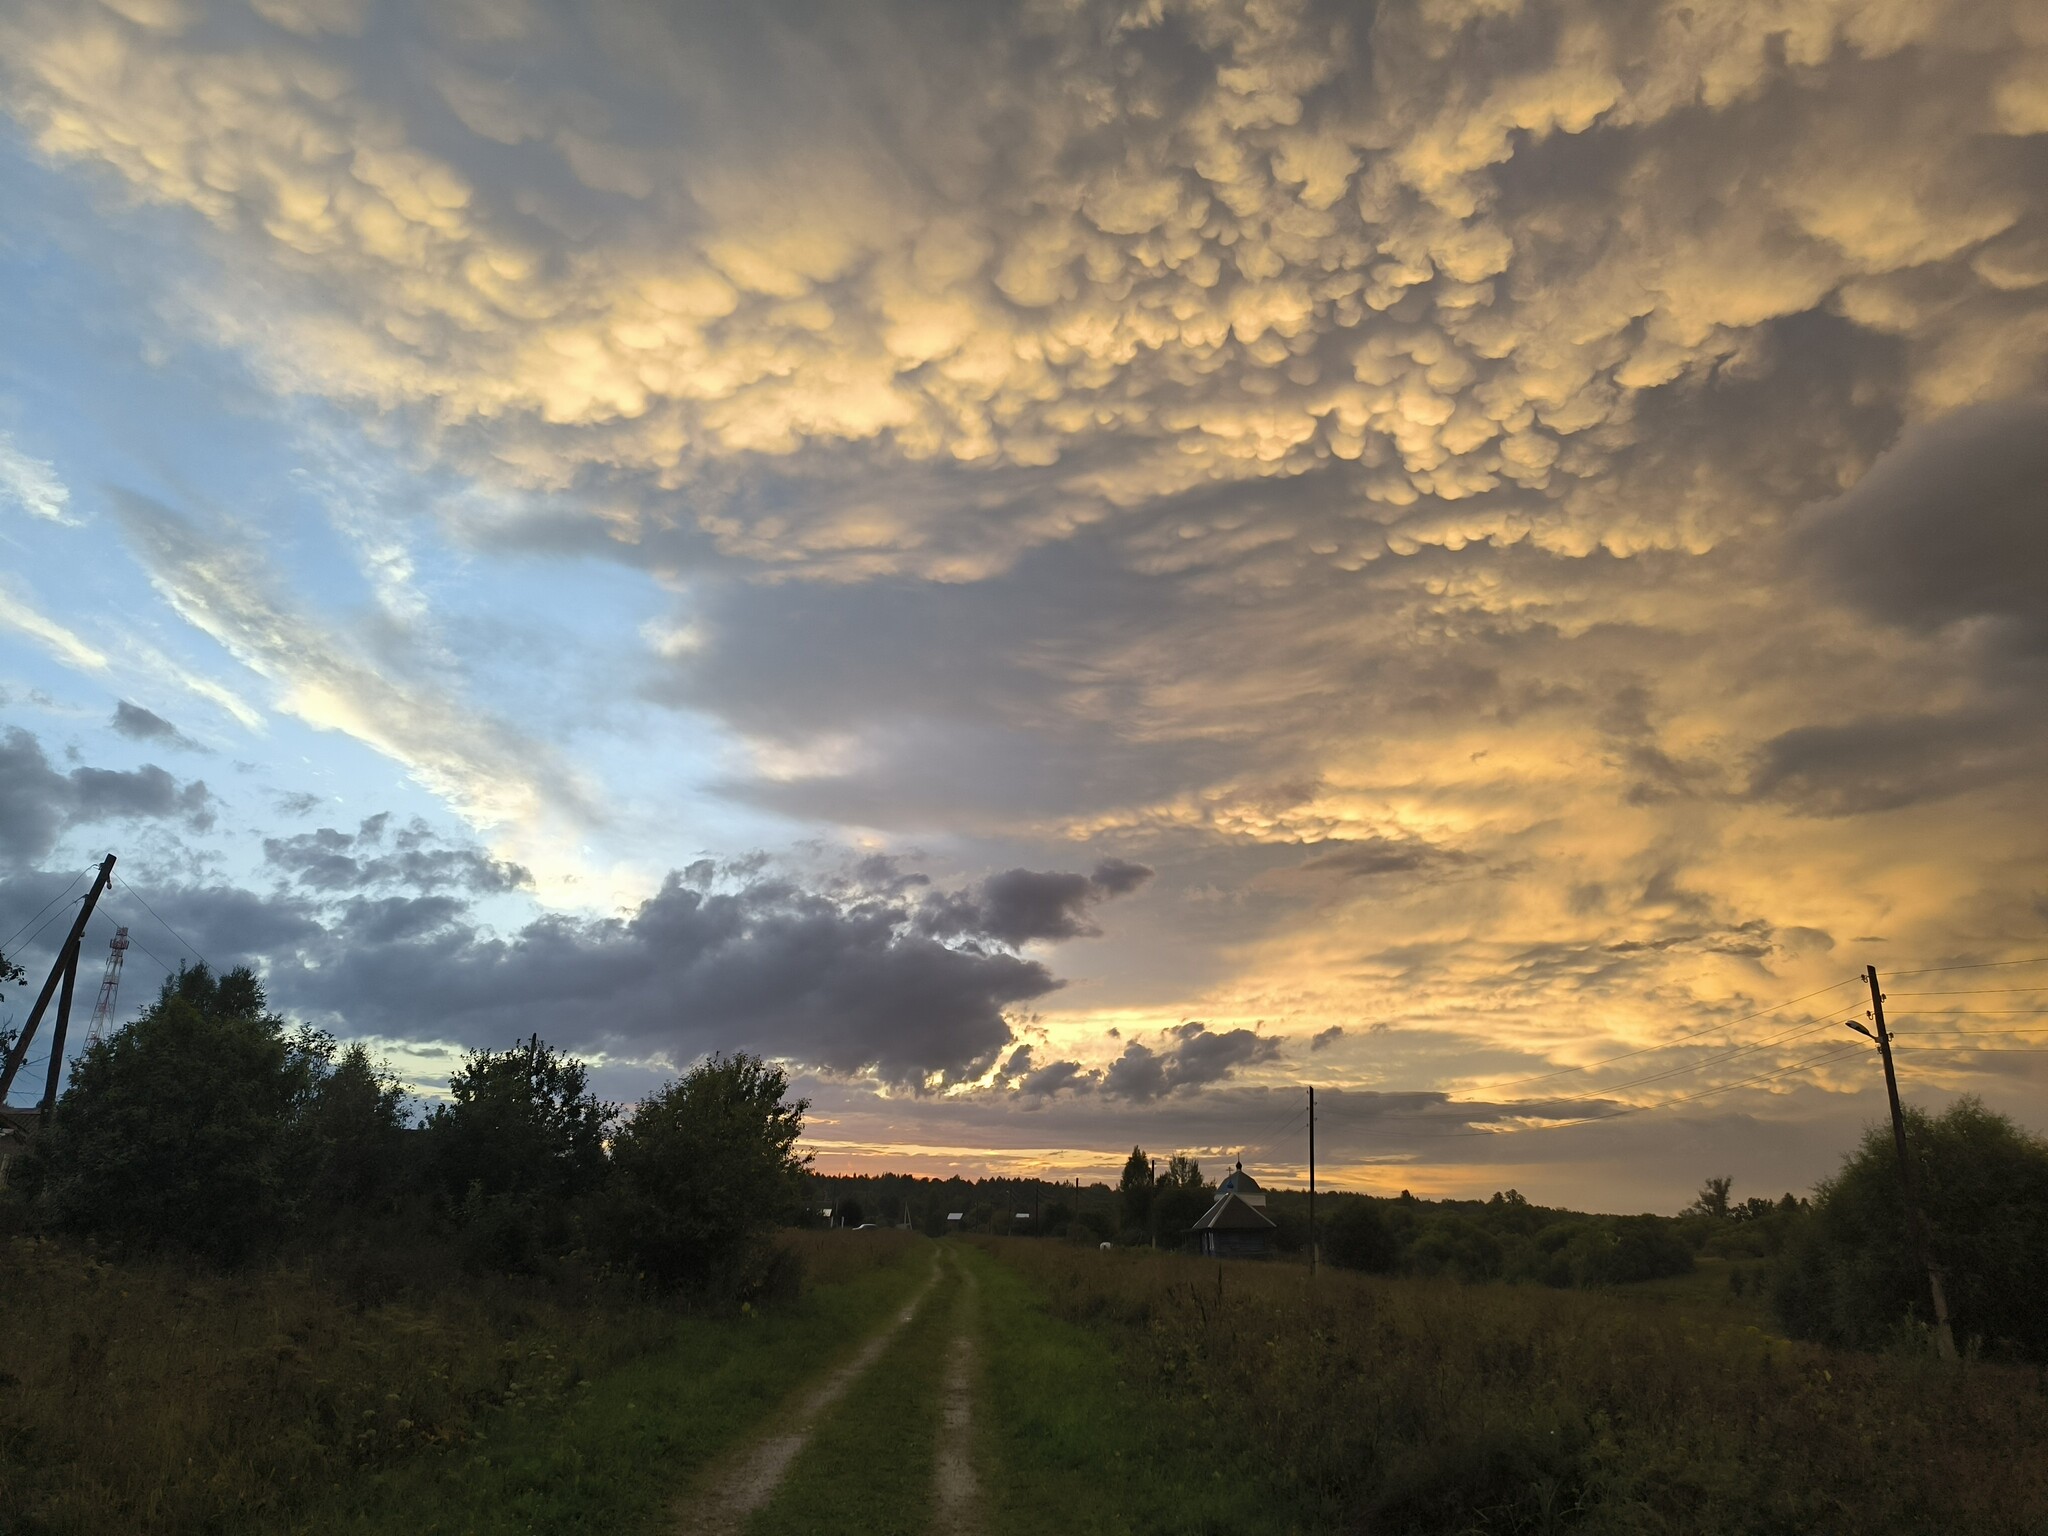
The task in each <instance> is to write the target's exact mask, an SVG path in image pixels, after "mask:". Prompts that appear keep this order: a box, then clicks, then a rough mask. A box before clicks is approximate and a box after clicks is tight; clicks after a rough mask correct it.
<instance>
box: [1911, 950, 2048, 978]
mask: <svg viewBox="0 0 2048 1536" xmlns="http://www.w3.org/2000/svg"><path fill="white" fill-rule="evenodd" d="M2002 965H2048V955H2036V956H2034V957H2033V958H2032V959H2030V960H1973V961H1971V962H1970V963H1969V964H1967V965H1923V966H1921V967H1920V969H1918V970H1917V971H1893V972H1892V974H1893V975H1894V976H1932V975H1934V974H1935V973H1936V972H1939V971H1990V970H1996V969H1997V968H1998V967H1999V966H2002Z"/></svg>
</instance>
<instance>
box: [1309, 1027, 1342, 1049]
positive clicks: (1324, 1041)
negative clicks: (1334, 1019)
mask: <svg viewBox="0 0 2048 1536" xmlns="http://www.w3.org/2000/svg"><path fill="white" fill-rule="evenodd" d="M1343 1038H1344V1026H1343V1025H1342V1024H1332V1025H1331V1026H1330V1027H1329V1028H1328V1029H1319V1030H1317V1031H1316V1032H1315V1033H1314V1034H1313V1035H1310V1036H1309V1040H1308V1048H1309V1049H1310V1050H1312V1051H1320V1050H1324V1049H1326V1048H1327V1047H1329V1046H1333V1045H1335V1044H1336V1043H1337V1042H1338V1041H1339V1040H1342V1039H1343Z"/></svg>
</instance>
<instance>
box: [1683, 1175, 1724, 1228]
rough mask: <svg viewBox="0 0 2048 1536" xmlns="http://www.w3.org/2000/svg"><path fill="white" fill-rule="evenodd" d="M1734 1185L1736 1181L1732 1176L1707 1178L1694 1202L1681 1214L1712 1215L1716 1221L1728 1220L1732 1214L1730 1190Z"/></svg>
mask: <svg viewBox="0 0 2048 1536" xmlns="http://www.w3.org/2000/svg"><path fill="white" fill-rule="evenodd" d="M1734 1187H1735V1181H1734V1180H1733V1179H1730V1178H1717V1179H1709V1180H1707V1182H1706V1183H1704V1184H1702V1185H1701V1186H1700V1192H1699V1194H1698V1195H1696V1196H1694V1198H1693V1202H1692V1204H1691V1205H1688V1206H1687V1207H1686V1208H1685V1210H1684V1211H1683V1212H1681V1214H1682V1215H1686V1216H1711V1217H1713V1218H1714V1219H1715V1220H1716V1221H1722V1220H1726V1219H1727V1217H1728V1216H1729V1214H1730V1209H1729V1204H1728V1192H1729V1191H1730V1190H1731V1189H1733V1188H1734Z"/></svg>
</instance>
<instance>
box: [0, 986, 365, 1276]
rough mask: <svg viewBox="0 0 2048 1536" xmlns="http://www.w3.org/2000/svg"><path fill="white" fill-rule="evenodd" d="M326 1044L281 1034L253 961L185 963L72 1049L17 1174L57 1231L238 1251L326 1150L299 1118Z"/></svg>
mask: <svg viewBox="0 0 2048 1536" xmlns="http://www.w3.org/2000/svg"><path fill="white" fill-rule="evenodd" d="M333 1048H334V1047H333V1041H331V1040H330V1039H328V1037H326V1036H325V1035H322V1034H320V1033H318V1032H317V1031H314V1030H308V1029H303V1028H302V1029H300V1030H298V1031H296V1032H287V1030H286V1028H285V1023H284V1020H283V1019H281V1018H279V1017H278V1016H277V1015H276V1014H273V1013H268V1012H266V1011H265V1008H264V997H263V988H262V986H261V985H260V984H259V983H258V982H257V980H256V978H255V976H254V975H253V974H252V973H251V972H249V971H248V970H246V969H236V970H232V971H228V972H226V973H225V974H223V975H221V976H218V977H216V976H215V975H214V974H213V973H212V972H211V971H210V970H208V969H207V967H205V966H203V965H201V966H196V967H192V968H189V969H186V968H181V969H180V970H179V972H178V974H177V975H175V976H172V977H169V978H167V979H166V980H165V982H164V985H163V990H162V992H161V993H160V994H159V996H158V998H157V1000H156V1002H155V1003H153V1004H152V1005H150V1007H149V1008H148V1009H146V1010H145V1011H144V1012H143V1013H142V1014H141V1015H140V1016H139V1017H138V1018H137V1019H136V1020H135V1022H134V1023H132V1024H130V1025H128V1026H127V1027H126V1028H124V1029H122V1030H120V1031H118V1032H116V1033H115V1034H113V1035H110V1036H108V1037H107V1038H106V1039H104V1040H101V1041H98V1042H96V1043H95V1044H93V1045H92V1046H90V1047H88V1048H87V1049H86V1050H85V1051H84V1052H83V1053H82V1054H81V1055H80V1057H79V1059H78V1061H77V1064H76V1065H75V1066H74V1068H73V1069H72V1074H71V1081H70V1084H69V1086H68V1087H67V1088H66V1089H65V1091H64V1095H63V1097H62V1098H61V1099H60V1100H59V1102H58V1105H57V1109H56V1113H55V1115H54V1116H53V1117H52V1121H51V1125H50V1127H49V1130H48V1132H47V1133H46V1134H45V1135H43V1136H41V1137H40V1138H38V1140H37V1141H36V1143H35V1145H34V1146H33V1148H32V1149H31V1150H30V1151H29V1152H27V1153H26V1154H24V1155H23V1156H22V1157H21V1158H20V1159H19V1163H20V1166H19V1167H18V1169H16V1170H15V1171H14V1174H13V1179H12V1181H11V1182H13V1183H14V1184H15V1186H16V1187H17V1188H19V1189H20V1190H21V1192H22V1193H23V1194H25V1195H26V1196H27V1198H28V1200H29V1202H30V1204H31V1206H32V1208H33V1209H34V1210H35V1211H36V1213H37V1214H38V1215H39V1216H40V1217H41V1218H42V1219H43V1220H44V1221H46V1222H47V1223H48V1224H50V1225H51V1226H54V1227H56V1228H58V1229H60V1230H67V1231H74V1232H83V1233H93V1234H95V1235H98V1236H102V1237H107V1238H111V1239H113V1240H115V1241H119V1242H128V1243H135V1244H140V1245H143V1246H152V1245H158V1244H162V1245H168V1246H175V1247H184V1248H189V1249H192V1250H194V1251H196V1252H199V1253H201V1254H204V1255H206V1256H208V1257H210V1258H214V1259H217V1260H223V1261H234V1260H238V1259H241V1258H244V1257H246V1256H247V1255H248V1254H250V1253H251V1252H253V1251H254V1250H255V1249H257V1248H258V1247H260V1246H263V1245H265V1244H266V1243H268V1242H270V1241H272V1240H273V1239H275V1238H276V1237H278V1236H279V1235H281V1234H282V1233H283V1232H284V1231H286V1230H287V1229H288V1228H289V1227H290V1226H291V1224H292V1223H293V1221H294V1219H295V1218H296V1217H297V1216H298V1215H299V1214H300V1212H301V1210H302V1209H303V1207H304V1203H305V1200H306V1197H307V1193H308V1190H307V1181H308V1179H309V1177H314V1176H317V1175H318V1174H319V1173H320V1171H321V1170H320V1162H319V1160H320V1157H321V1156H322V1154H323V1151H331V1150H332V1148H331V1147H330V1146H329V1145H328V1144H327V1143H326V1142H324V1141H322V1140H320V1139H318V1138H312V1139H309V1137H308V1136H307V1135H306V1134H305V1123H306V1117H307V1115H308V1113H309V1112H310V1111H311V1110H313V1109H315V1108H317V1107H318V1105H319V1103H320V1100H321V1093H322V1090H323V1088H324V1086H325V1085H324V1083H323V1079H324V1078H325V1077H326V1076H327V1075H328V1064H329V1061H330V1060H331V1057H332V1054H333ZM340 1105H341V1101H340V1099H339V1098H337V1099H336V1100H335V1101H334V1103H333V1105H332V1106H331V1107H332V1108H333V1109H334V1112H335V1117H336V1121H337V1123H338V1117H339V1116H340V1114H341V1109H340Z"/></svg>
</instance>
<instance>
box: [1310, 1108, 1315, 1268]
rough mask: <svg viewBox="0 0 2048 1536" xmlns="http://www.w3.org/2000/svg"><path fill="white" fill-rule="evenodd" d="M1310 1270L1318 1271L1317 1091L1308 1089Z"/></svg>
mask: <svg viewBox="0 0 2048 1536" xmlns="http://www.w3.org/2000/svg"><path fill="white" fill-rule="evenodd" d="M1308 1272H1309V1273H1310V1274H1314V1273H1315V1272H1316V1091H1315V1089H1313V1088H1311V1089H1309V1091H1308Z"/></svg>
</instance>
